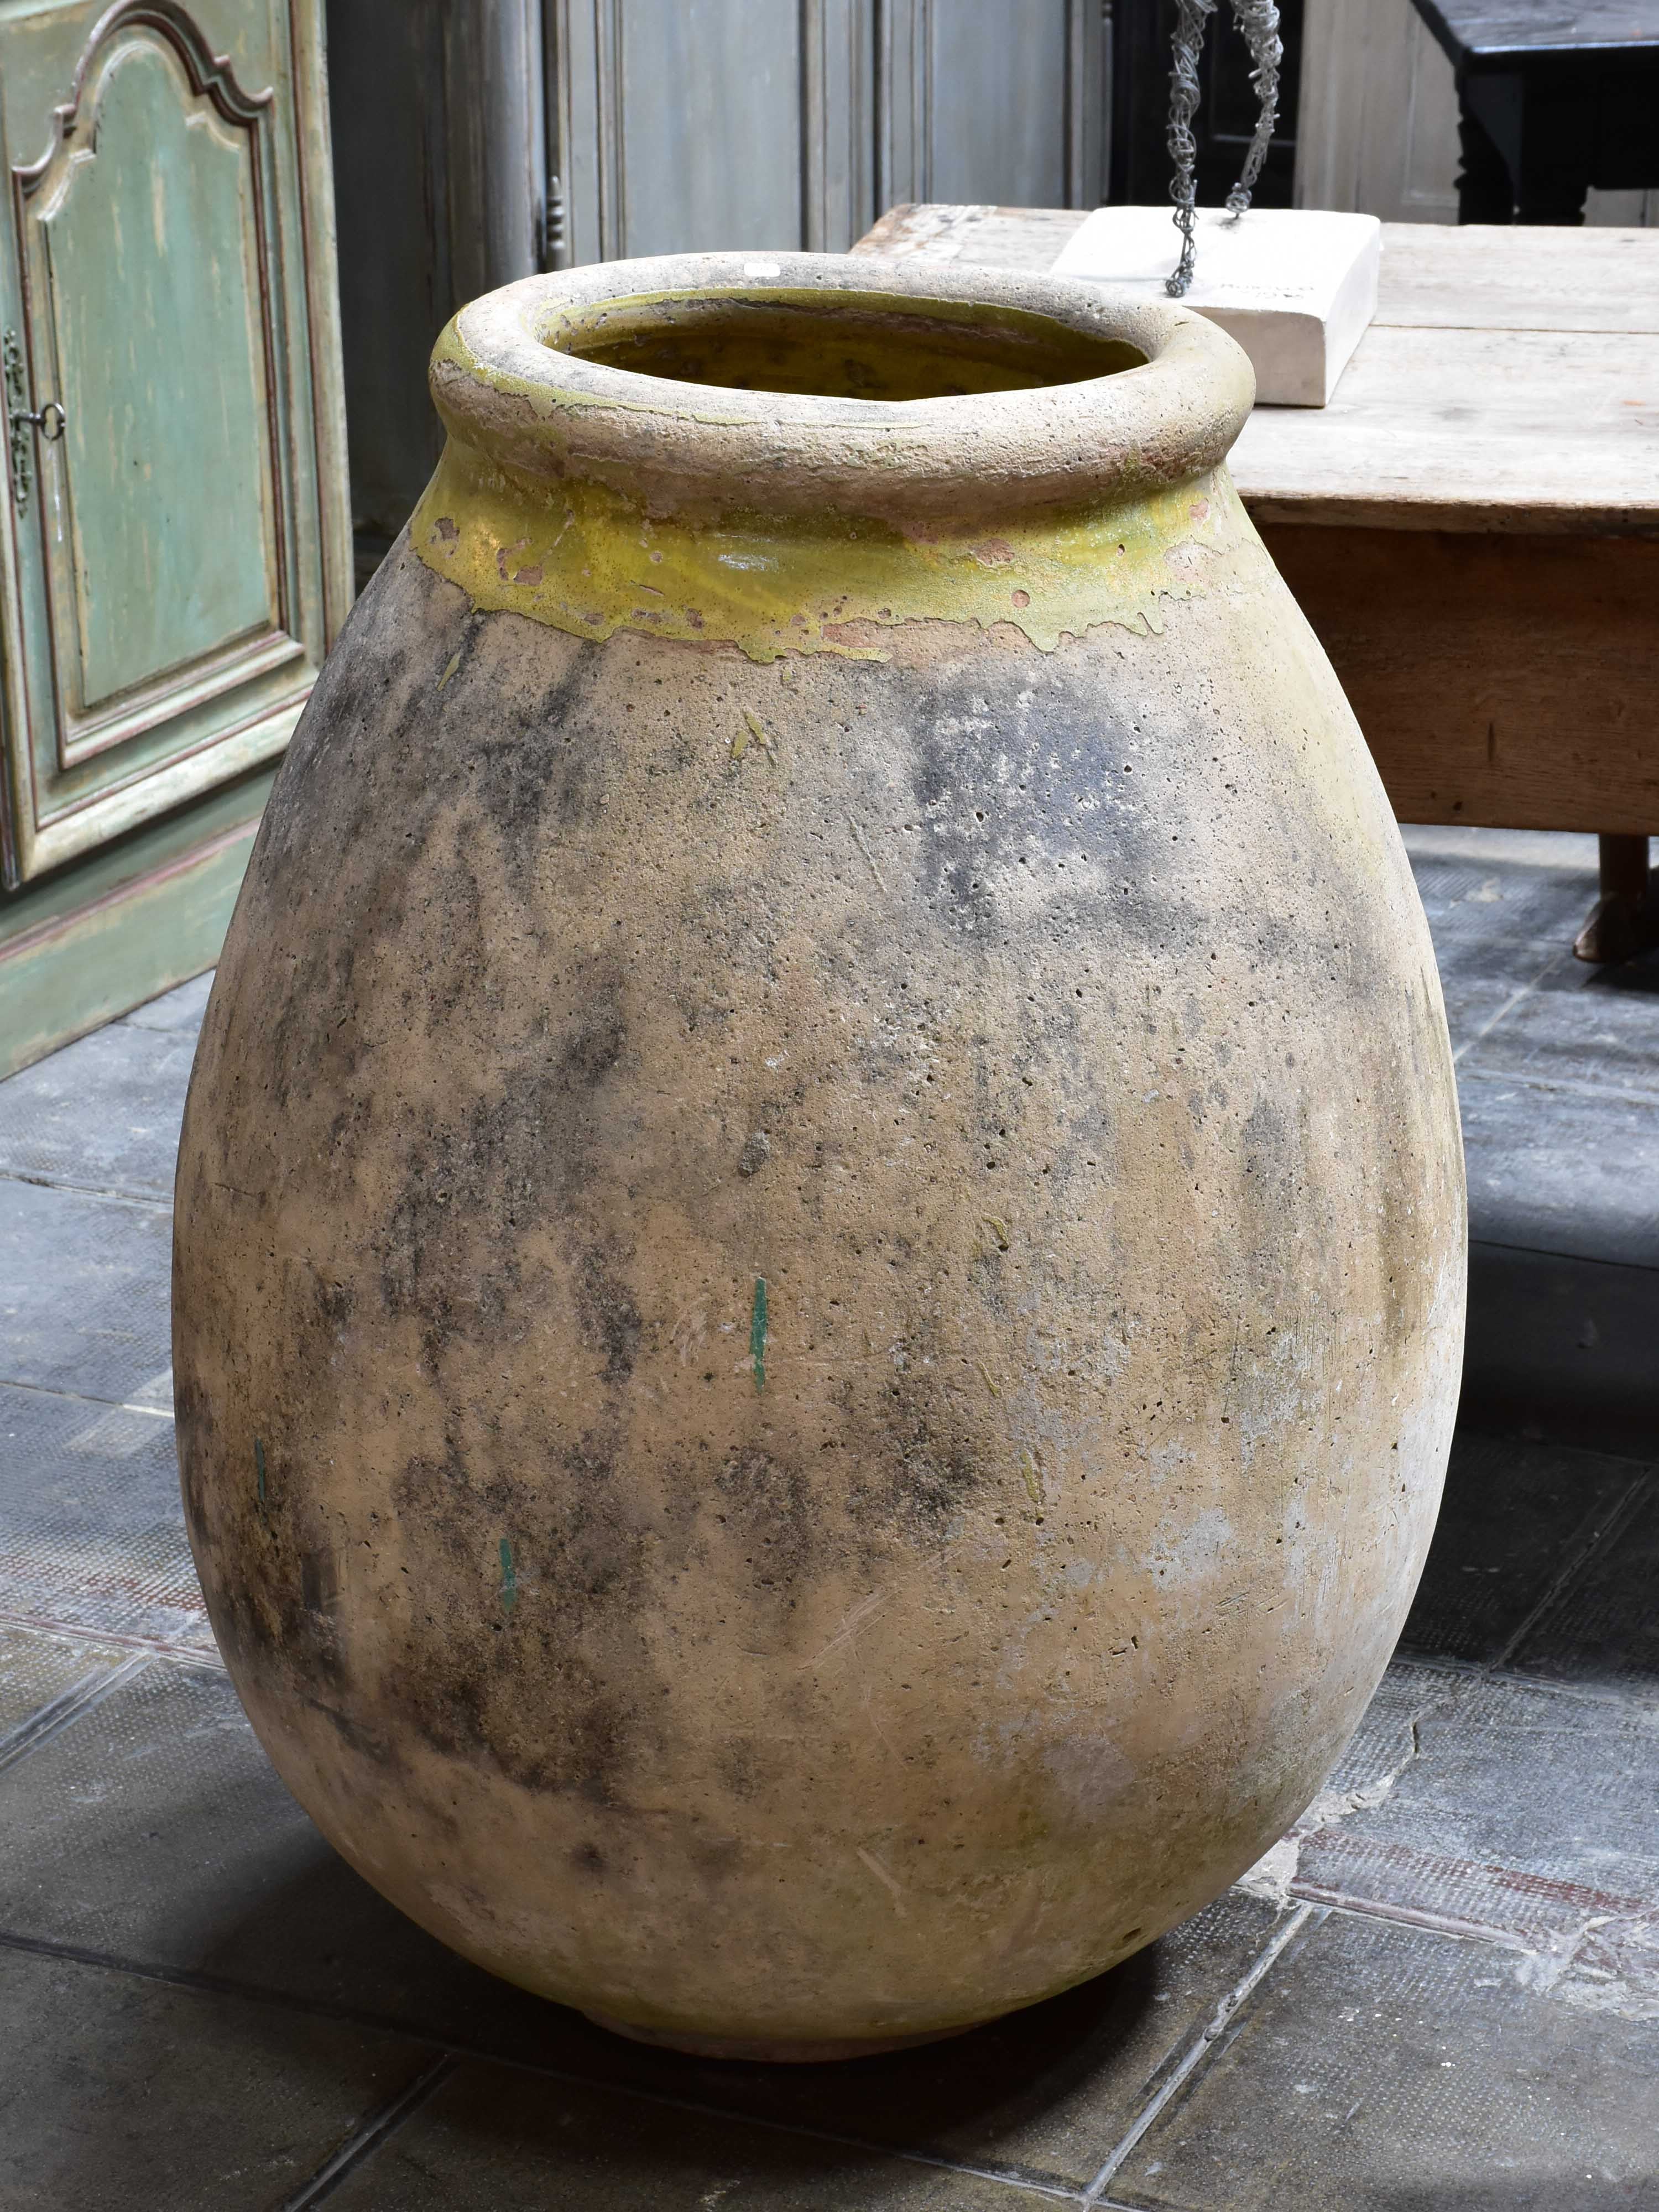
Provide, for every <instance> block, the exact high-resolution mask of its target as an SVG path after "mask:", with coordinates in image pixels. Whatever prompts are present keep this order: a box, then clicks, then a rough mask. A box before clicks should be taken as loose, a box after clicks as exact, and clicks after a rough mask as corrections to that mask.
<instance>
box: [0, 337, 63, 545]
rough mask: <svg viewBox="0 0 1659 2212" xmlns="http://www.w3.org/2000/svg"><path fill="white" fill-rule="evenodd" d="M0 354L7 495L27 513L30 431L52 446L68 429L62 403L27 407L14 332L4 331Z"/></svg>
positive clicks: (30, 475) (24, 376)
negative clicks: (6, 441)
mask: <svg viewBox="0 0 1659 2212" xmlns="http://www.w3.org/2000/svg"><path fill="white" fill-rule="evenodd" d="M0 353H3V358H4V375H5V382H6V427H7V429H8V431H9V434H10V438H11V495H12V497H13V499H14V500H15V501H16V502H17V512H18V513H20V514H25V513H27V511H28V503H29V488H30V485H31V484H32V483H33V454H32V452H31V445H32V441H31V438H30V435H29V434H30V433H31V431H34V430H38V431H39V432H40V435H41V436H42V437H43V438H44V439H45V440H46V443H47V444H48V445H49V446H50V445H55V444H56V443H57V442H58V439H59V438H61V437H62V436H63V435H64V431H65V429H67V428H68V427H69V417H68V416H67V415H65V414H64V410H63V406H62V404H61V403H60V402H59V401H58V400H56V399H48V400H47V402H46V405H45V406H44V407H40V408H31V407H30V406H29V404H28V378H27V374H26V372H25V370H24V367H23V349H22V347H21V345H20V344H19V343H18V340H17V333H16V331H7V332H6V334H5V336H4V337H3V338H0Z"/></svg>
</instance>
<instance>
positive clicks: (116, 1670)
mask: <svg viewBox="0 0 1659 2212" xmlns="http://www.w3.org/2000/svg"><path fill="white" fill-rule="evenodd" d="M149 1664H150V1659H149V1654H148V1653H143V1654H141V1653H137V1652H135V1653H134V1654H133V1656H132V1657H131V1659H124V1660H122V1662H121V1663H120V1664H119V1666H118V1667H112V1668H109V1669H108V1671H107V1672H106V1673H105V1674H87V1675H83V1676H82V1679H81V1680H79V1681H78V1682H72V1683H71V1684H70V1686H69V1688H68V1689H66V1690H63V1691H60V1692H58V1696H57V1697H55V1698H49V1699H47V1700H46V1704H45V1705H39V1706H37V1707H36V1708H35V1710H34V1711H33V1712H32V1713H31V1714H30V1715H29V1716H28V1717H27V1720H24V1721H21V1722H20V1723H19V1724H18V1726H17V1727H16V1728H15V1729H13V1730H12V1731H11V1733H10V1735H8V1736H6V1737H5V1738H4V1739H3V1740H0V1774H5V1773H8V1772H9V1771H10V1770H11V1768H13V1767H14V1766H16V1765H20V1764H21V1762H22V1761H23V1760H24V1759H27V1757H28V1756H29V1754H30V1753H31V1752H35V1751H38V1750H39V1749H40V1746H41V1745H42V1744H43V1743H50V1742H51V1741H52V1738H53V1737H54V1736H55V1735H59V1734H61V1732H62V1731H63V1730H64V1729H66V1728H68V1726H69V1725H70V1722H71V1721H77V1720H79V1719H80V1718H81V1716H82V1714H83V1713H89V1712H90V1711H92V1710H93V1708H94V1706H95V1705H102V1704H103V1702H104V1700H105V1699H106V1698H107V1697H108V1696H109V1695H110V1694H111V1692H112V1691H115V1690H118V1689H119V1688H120V1686H121V1685H122V1684H123V1683H124V1682H130V1681H131V1680H132V1678H133V1676H134V1675H135V1674H143V1671H144V1669H145V1668H146V1667H148V1666H149Z"/></svg>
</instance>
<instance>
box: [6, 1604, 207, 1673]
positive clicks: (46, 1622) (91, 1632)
mask: <svg viewBox="0 0 1659 2212" xmlns="http://www.w3.org/2000/svg"><path fill="white" fill-rule="evenodd" d="M0 1628H21V1629H23V1630H26V1631H27V1632H28V1633H29V1634H30V1635H33V1636H55V1637H57V1638H59V1639H60V1640H61V1641H62V1642H64V1643H66V1644H112V1645H114V1646H116V1647H117V1648H118V1650H123V1651H142V1652H143V1654H144V1655H145V1656H146V1657H148V1658H151V1659H166V1660H169V1661H171V1662H173V1664H175V1665H177V1666H180V1667H199V1668H206V1669H207V1670H208V1671H210V1673H213V1674H225V1673H226V1672H227V1671H228V1669H227V1668H226V1666H225V1662H224V1659H223V1657H222V1655H221V1653H220V1651H219V1649H218V1647H217V1645H211V1646H210V1645H207V1644H169V1643H168V1642H167V1640H166V1639H165V1638H162V1637H159V1636H137V1635H134V1634H133V1633H132V1632H131V1631H130V1630H127V1629H121V1628H85V1627H82V1626H81V1624H80V1623H79V1622H78V1621H72V1620H52V1619H50V1618H49V1617H48V1616H47V1615H46V1614H45V1613H13V1612H10V1611H9V1610H8V1609H7V1608H5V1607H0Z"/></svg>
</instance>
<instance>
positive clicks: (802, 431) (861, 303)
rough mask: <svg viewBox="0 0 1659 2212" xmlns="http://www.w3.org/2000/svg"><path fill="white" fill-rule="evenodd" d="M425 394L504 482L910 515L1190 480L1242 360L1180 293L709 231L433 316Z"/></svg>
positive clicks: (1212, 462)
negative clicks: (712, 238) (728, 239)
mask: <svg viewBox="0 0 1659 2212" xmlns="http://www.w3.org/2000/svg"><path fill="white" fill-rule="evenodd" d="M432 395H433V398H434V400H435V403H436V405H437V409H438V412H439V414H440V415H441V416H442V418H443V421H444V424H445V427H446V428H447V430H448V432H449V434H450V437H451V440H452V441H453V443H454V444H456V445H457V446H459V447H461V448H464V449H465V450H466V451H468V452H470V453H471V454H472V455H473V456H474V457H475V459H476V460H477V462H478V463H480V464H481V465H484V466H485V467H489V468H495V469H497V470H503V471H507V474H508V475H509V476H511V477H513V478H515V479H516V480H518V481H519V482H520V483H526V482H530V483H540V484H543V485H550V484H557V485H560V486H562V487H563V488H564V489H566V490H567V491H568V489H570V488H571V486H572V485H573V484H574V483H575V482H578V481H582V480H585V481H587V482H589V483H599V484H602V485H604V486H605V487H607V488H608V489H609V490H610V491H611V493H613V494H615V495H618V496H621V497H622V498H623V499H625V500H627V501H630V502H631V503H633V504H634V505H636V506H638V507H641V508H642V509H643V510H644V511H645V512H646V513H649V514H653V515H657V516H662V515H665V514H667V513H673V512H676V511H685V512H690V511H691V510H694V509H695V510H697V511H699V512H702V513H726V512H730V511H732V510H733V509H734V508H741V509H743V510H744V511H747V512H753V513H776V514H791V515H795V516H800V517H806V518H809V519H810V518H811V517H815V516H822V515H824V514H827V513H839V514H842V515H843V516H849V517H855V518H856V517H863V518H874V519H877V520H886V521H889V522H891V523H892V524H893V525H894V526H896V527H898V528H900V529H908V528H909V527H911V526H915V525H923V526H931V525H932V524H933V523H936V522H940V521H943V520H951V519H963V518H968V517H994V516H996V515H999V514H1007V515H1012V514H1015V513H1019V512H1023V511H1030V510H1034V509H1040V508H1048V507H1079V506H1090V505H1099V504H1100V503H1102V502H1106V503H1112V502H1115V501H1121V500H1123V499H1126V498H1133V497H1135V496H1136V495H1139V493H1140V492H1143V491H1146V490H1155V489H1158V488H1159V487H1160V486H1169V485H1172V484H1176V483H1185V482H1188V481H1191V480H1192V479H1194V478H1195V477H1198V476H1200V475H1202V474H1203V473H1205V472H1206V471H1208V470H1210V469H1212V468H1214V467H1216V466H1217V465H1218V464H1219V463H1220V462H1221V461H1222V460H1223V459H1225V455H1226V453H1227V449H1228V447H1230V446H1231V443H1232V441H1233V440H1234V438H1235V437H1236V436H1237V434H1238V431H1239V429H1240V428H1241V426H1242V425H1243V421H1244V418H1245V416H1247V415H1248V414H1249V410H1250V405H1251V402H1252V400H1253V399H1254V398H1255V380H1254V377H1253V375H1252V374H1251V370H1250V365H1249V360H1248V359H1247V357H1246V356H1245V355H1244V353H1243V350H1242V349H1241V348H1240V347H1238V346H1237V345H1236V344H1235V343H1234V342H1233V341H1232V339H1231V338H1230V337H1227V336H1226V334H1225V332H1224V331H1221V330H1219V329H1218V327H1217V326H1216V325H1215V324H1213V323H1210V322H1206V321H1205V320H1204V319H1202V318H1201V317H1200V316H1198V315H1195V314H1194V313H1191V312H1190V310H1188V309H1186V308H1183V307H1177V306H1176V305H1175V304H1174V303H1173V302H1168V301H1145V300H1137V299H1132V298H1128V297H1126V296H1124V295H1121V294H1116V295H1115V294H1113V293H1110V292H1107V291H1103V290H1101V289H1097V288H1096V287H1095V286H1093V285H1087V284H1083V283H1078V282H1075V281H1073V280H1072V279H1069V278H1066V277H1033V276H1020V275H1015V274H1012V273H1010V272H1009V271H1006V270H995V269H981V268H978V267H975V266H969V265H966V264H962V263H959V262H945V263H939V262H933V263H927V262H924V261H922V260H921V259H920V258H916V259H912V260H908V261H902V262H899V263H896V264H895V263H889V262H884V261H881V260H878V259H877V258H874V257H873V256H864V255H858V254H830V253H779V254H776V255H767V256H765V257H764V258H757V257H756V256H754V255H746V254H740V253H706V254H674V255H665V256H664V257H662V258H659V259H656V260H647V261H632V262H628V261H613V262H604V263H600V264H596V265H594V266H592V267H588V268H583V269H572V270H562V271H559V272H558V273H556V274H555V275H551V276H528V277H524V278H521V279H520V282H519V283H515V284H508V285H506V286H504V287H503V288H502V289H501V290H500V291H499V292H490V293H487V294H486V295H484V296H483V298H482V299H479V300H475V301H473V302H472V303H471V306H470V307H464V308H463V309H462V310H461V312H460V313H459V315H457V316H456V318H455V319H454V320H453V322H452V323H451V324H450V325H449V327H448V328H447V330H446V331H444V333H443V335H442V336H441V337H440V339H439V341H438V343H437V346H436V348H435V350H434V353H433V356H432Z"/></svg>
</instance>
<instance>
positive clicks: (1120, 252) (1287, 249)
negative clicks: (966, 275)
mask: <svg viewBox="0 0 1659 2212" xmlns="http://www.w3.org/2000/svg"><path fill="white" fill-rule="evenodd" d="M1195 242H1196V246H1197V259H1196V262H1195V263H1194V270H1193V281H1192V284H1191V286H1190V288H1189V289H1188V291H1187V293H1186V295H1185V296H1184V297H1183V298H1182V301H1181V305H1182V307H1191V308H1193V309H1194V311H1195V312H1196V313H1199V314H1200V315H1207V316H1208V317H1209V319H1210V320H1211V321H1212V322H1213V323H1218V324H1219V325H1221V327H1222V329H1223V330H1224V331H1226V332H1227V334H1228V335H1229V337H1235V338H1237V340H1238V343H1240V345H1242V346H1243V349H1244V350H1245V352H1246V353H1247V354H1249V356H1250V361H1251V364H1252V366H1253V367H1254V368H1255V384H1256V398H1257V399H1258V400H1259V401H1261V402H1263V403H1264V404H1267V405H1269V406H1273V405H1277V406H1283V407H1322V406H1323V405H1324V404H1325V403H1326V401H1327V400H1328V398H1330V396H1331V394H1332V392H1334V390H1335V389H1336V380H1337V379H1338V377H1339V376H1340V375H1341V374H1342V372H1343V370H1344V369H1345V368H1346V367H1347V365H1348V361H1349V357H1350V356H1351V355H1352V352H1353V349H1354V348H1355V347H1356V346H1357V345H1358V343H1359V341H1360V339H1361V337H1363V336H1364V331H1365V328H1366V325H1368V324H1369V323H1370V319H1371V317H1372V316H1373V315H1374V314H1375V313H1376V277H1377V270H1378V267H1379V265H1380V264H1381V261H1382V256H1383V226H1382V224H1381V223H1380V222H1378V221H1377V219H1376V216H1371V215H1339V214H1334V213H1333V212H1331V211H1329V210H1326V209H1323V208H1251V209H1249V210H1248V211H1247V212H1246V213H1245V214H1243V215H1242V216H1237V217H1234V216H1230V215H1228V214H1227V213H1226V211H1225V210H1224V209H1221V208H1200V210H1198V222H1197V228H1196V231H1195ZM1180 252H1181V234H1180V233H1179V231H1177V230H1176V227H1175V220H1174V210H1173V209H1171V208H1170V207H1168V206H1164V207H1103V208H1096V209H1095V210H1094V211H1093V212H1092V213H1091V214H1090V215H1088V216H1085V218H1084V220H1083V222H1082V223H1081V224H1080V225H1079V228H1077V229H1076V230H1075V231H1074V232H1073V234H1072V236H1071V237H1070V238H1069V239H1068V240H1066V245H1065V246H1064V247H1063V248H1062V249H1061V252H1060V258H1059V259H1058V260H1057V261H1056V262H1055V264H1054V268H1053V270H1052V271H1051V272H1050V273H1051V274H1052V275H1054V276H1075V277H1081V278H1084V279H1085V280H1086V281H1088V282H1090V283H1098V284H1108V285H1110V286H1112V287H1113V289H1117V290H1121V291H1125V292H1133V293H1138V294H1140V295H1143V296H1145V297H1147V298H1155V299H1164V298H1165V297H1167V295H1166V294H1165V292H1164V283H1165V280H1166V279H1167V278H1168V276H1169V275H1170V271H1171V270H1173V269H1174V267H1175V265H1176V260H1177V258H1179V255H1180Z"/></svg>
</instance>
